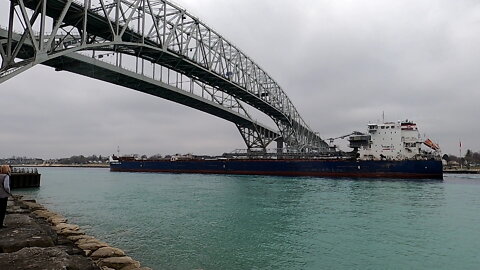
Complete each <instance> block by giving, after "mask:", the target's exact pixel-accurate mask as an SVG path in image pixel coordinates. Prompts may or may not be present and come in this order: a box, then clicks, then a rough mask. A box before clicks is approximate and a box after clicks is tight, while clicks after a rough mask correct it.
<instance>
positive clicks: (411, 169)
mask: <svg viewBox="0 0 480 270" xmlns="http://www.w3.org/2000/svg"><path fill="white" fill-rule="evenodd" d="M338 138H348V142H349V147H350V148H352V149H353V150H352V151H350V152H344V151H339V150H335V151H331V152H327V153H288V152H286V153H280V152H278V151H274V152H272V153H267V152H261V153H258V152H256V153H252V152H248V151H245V152H234V153H226V154H223V155H222V156H215V157H212V156H194V155H174V156H167V157H165V158H160V159H154V160H152V159H139V158H136V157H134V156H124V157H116V156H111V157H110V170H111V171H114V172H163V173H199V174H239V175H276V176H316V177H349V178H386V179H387V178H400V179H405V178H408V179H443V172H442V170H443V165H442V162H441V159H440V156H441V155H440V147H439V146H438V145H437V144H436V143H434V142H433V141H432V140H430V139H421V136H420V133H419V131H418V128H417V125H416V124H415V123H414V122H412V121H408V120H406V121H398V122H382V123H375V124H368V127H367V131H366V132H363V133H362V132H353V133H351V134H348V135H345V136H341V137H338ZM338 138H332V139H330V143H331V144H332V143H333V141H334V140H335V139H338ZM332 148H333V149H336V147H335V146H332Z"/></svg>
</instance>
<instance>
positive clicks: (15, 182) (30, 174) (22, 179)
mask: <svg viewBox="0 0 480 270" xmlns="http://www.w3.org/2000/svg"><path fill="white" fill-rule="evenodd" d="M40 176H41V174H39V173H38V171H36V170H24V171H21V170H14V172H12V174H11V175H10V188H11V189H18V188H33V187H40Z"/></svg>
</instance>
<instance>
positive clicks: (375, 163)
mask: <svg viewBox="0 0 480 270" xmlns="http://www.w3.org/2000/svg"><path fill="white" fill-rule="evenodd" d="M442 169H443V167H442V162H441V161H437V160H402V161H389V160H360V161H346V160H318V159H317V160H315V159H313V160H304V159H299V160H285V159H278V160H277V159H257V160H252V159H244V160H242V159H230V160H222V159H218V160H176V161H169V160H128V161H118V162H114V163H111V164H110V170H111V171H114V172H159V173H161V172H163V173H199V174H239V175H277V176H317V177H351V178H410V179H443V171H442Z"/></svg>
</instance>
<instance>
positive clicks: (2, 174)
mask: <svg viewBox="0 0 480 270" xmlns="http://www.w3.org/2000/svg"><path fill="white" fill-rule="evenodd" d="M10 173H11V170H10V166H8V165H2V166H1V167H0V228H5V226H4V225H3V220H4V219H5V214H6V213H7V202H8V197H9V196H12V194H11V193H10Z"/></svg>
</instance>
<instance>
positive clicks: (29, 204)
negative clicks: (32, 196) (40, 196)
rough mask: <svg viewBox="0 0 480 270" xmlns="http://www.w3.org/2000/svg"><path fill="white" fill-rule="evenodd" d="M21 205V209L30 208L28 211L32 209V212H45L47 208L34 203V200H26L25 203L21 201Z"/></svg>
mask: <svg viewBox="0 0 480 270" xmlns="http://www.w3.org/2000/svg"><path fill="white" fill-rule="evenodd" d="M19 205H20V207H22V208H28V209H30V210H32V211H35V210H45V207H44V206H43V205H41V204H38V203H36V202H34V200H32V201H27V200H25V201H20V202H19Z"/></svg>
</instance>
